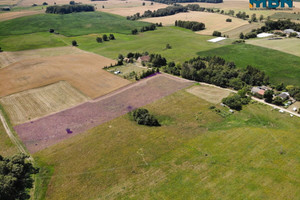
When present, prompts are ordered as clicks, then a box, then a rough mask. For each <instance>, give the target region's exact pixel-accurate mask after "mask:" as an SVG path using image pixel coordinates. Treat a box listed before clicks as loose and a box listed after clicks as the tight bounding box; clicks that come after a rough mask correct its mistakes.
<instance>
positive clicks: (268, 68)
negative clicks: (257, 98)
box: [197, 44, 300, 85]
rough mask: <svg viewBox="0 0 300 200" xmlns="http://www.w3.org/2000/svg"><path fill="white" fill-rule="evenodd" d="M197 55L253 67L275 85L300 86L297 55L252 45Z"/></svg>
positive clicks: (241, 45) (299, 59)
mask: <svg viewBox="0 0 300 200" xmlns="http://www.w3.org/2000/svg"><path fill="white" fill-rule="evenodd" d="M197 54H198V55H200V56H214V55H217V56H220V57H223V58H224V59H226V60H227V61H233V62H235V63H236V65H237V67H243V68H244V67H247V65H252V66H254V67H257V68H259V69H261V70H263V71H265V72H266V74H267V75H269V77H270V81H271V82H273V83H281V82H284V83H286V84H295V85H300V79H299V77H300V65H299V63H300V57H298V56H295V55H291V54H288V53H284V52H281V51H277V50H273V49H269V48H264V47H259V46H254V45H250V44H236V45H227V46H222V47H220V48H217V49H212V50H208V51H199V52H198V53H197Z"/></svg>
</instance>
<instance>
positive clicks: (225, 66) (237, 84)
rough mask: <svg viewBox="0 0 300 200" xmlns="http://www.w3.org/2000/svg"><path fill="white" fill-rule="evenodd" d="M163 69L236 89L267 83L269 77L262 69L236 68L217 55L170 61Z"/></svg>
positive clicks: (191, 78)
mask: <svg viewBox="0 0 300 200" xmlns="http://www.w3.org/2000/svg"><path fill="white" fill-rule="evenodd" d="M164 70H165V71H166V72H168V73H172V74H175V75H181V76H182V77H183V78H187V79H190V80H195V81H200V82H206V83H211V84H214V85H218V86H221V87H232V88H234V89H236V90H238V89H241V88H243V87H244V86H245V85H263V84H268V83H269V77H268V76H266V75H265V73H264V72H263V71H260V70H259V69H256V68H254V67H252V66H247V67H246V68H242V69H241V68H236V65H235V63H233V62H226V61H225V60H224V59H223V58H220V57H217V56H214V57H196V58H193V59H191V60H189V61H186V62H184V63H183V64H182V65H175V64H174V63H173V62H170V63H169V64H168V65H167V66H166V67H165V68H164Z"/></svg>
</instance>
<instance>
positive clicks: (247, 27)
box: [224, 23, 263, 38]
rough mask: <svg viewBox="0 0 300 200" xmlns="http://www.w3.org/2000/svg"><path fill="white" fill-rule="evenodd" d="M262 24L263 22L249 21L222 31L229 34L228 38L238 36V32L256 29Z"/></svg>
mask: <svg viewBox="0 0 300 200" xmlns="http://www.w3.org/2000/svg"><path fill="white" fill-rule="evenodd" d="M262 26H263V23H251V24H249V23H248V24H245V25H242V26H239V27H237V28H234V29H232V30H230V31H226V32H224V34H225V35H229V37H230V38H240V33H244V34H246V33H248V32H251V30H252V29H257V28H260V27H262Z"/></svg>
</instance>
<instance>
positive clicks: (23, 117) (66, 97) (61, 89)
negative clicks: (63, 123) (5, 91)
mask: <svg viewBox="0 0 300 200" xmlns="http://www.w3.org/2000/svg"><path fill="white" fill-rule="evenodd" d="M88 100H89V98H88V97H86V96H85V95H83V94H82V93H81V92H79V91H78V90H76V89H75V88H73V87H72V86H71V85H70V84H68V83H67V82H65V81H60V82H58V83H54V84H51V85H47V86H44V87H40V88H36V89H31V90H26V91H23V92H19V93H16V94H12V95H9V96H6V97H3V98H1V99H0V103H1V104H2V105H3V107H4V109H5V111H6V112H7V113H8V116H9V118H10V120H11V122H12V124H14V125H16V124H22V123H25V122H28V121H30V120H34V119H36V118H40V117H43V116H45V115H49V114H51V113H54V112H58V111H61V110H64V109H67V108H70V107H73V106H76V105H79V104H80V103H83V102H86V101H88Z"/></svg>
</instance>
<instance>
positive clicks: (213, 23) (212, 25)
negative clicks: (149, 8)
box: [142, 12, 248, 35]
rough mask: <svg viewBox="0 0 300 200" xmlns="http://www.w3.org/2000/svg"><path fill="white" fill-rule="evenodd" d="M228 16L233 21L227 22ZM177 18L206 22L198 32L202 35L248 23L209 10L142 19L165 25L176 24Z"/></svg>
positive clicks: (224, 30)
mask: <svg viewBox="0 0 300 200" xmlns="http://www.w3.org/2000/svg"><path fill="white" fill-rule="evenodd" d="M227 18H231V19H232V22H226V19H227ZM176 20H184V21H197V22H202V23H204V24H205V27H206V29H205V30H202V31H199V32H197V33H199V34H202V35H211V34H212V33H213V31H215V30H216V31H221V32H222V33H223V32H226V31H230V30H232V29H235V28H237V27H240V26H243V25H245V24H248V22H247V21H245V20H241V19H237V18H233V17H229V16H226V15H221V14H216V13H208V12H188V13H178V14H176V15H170V16H166V17H155V18H147V19H143V20H142V21H146V22H151V23H160V22H162V24H163V25H164V26H168V25H174V24H175V21H176Z"/></svg>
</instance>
